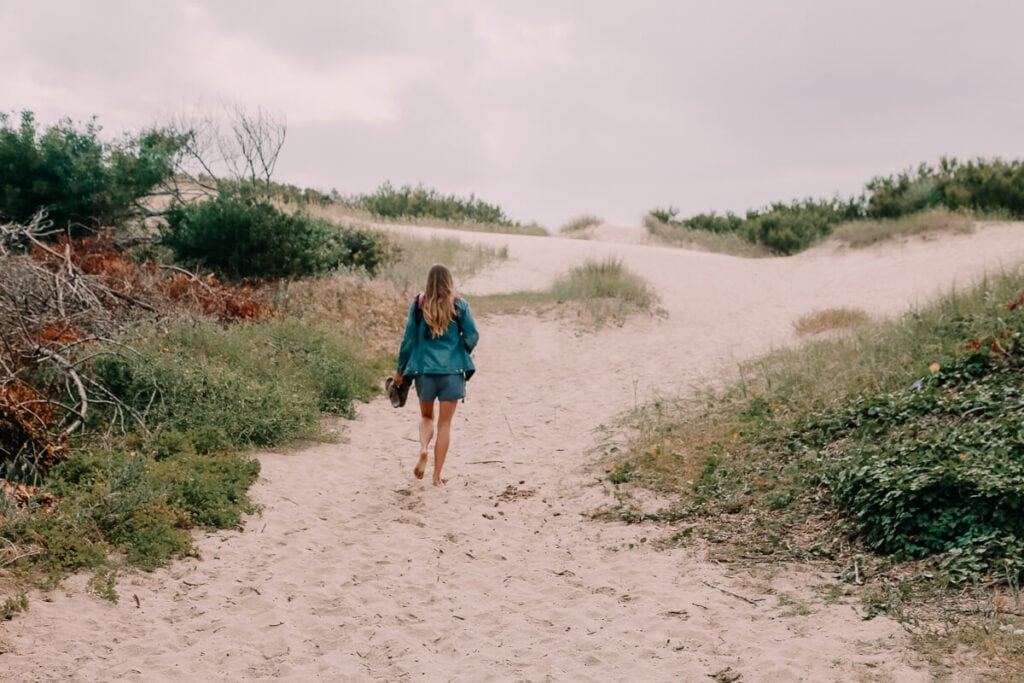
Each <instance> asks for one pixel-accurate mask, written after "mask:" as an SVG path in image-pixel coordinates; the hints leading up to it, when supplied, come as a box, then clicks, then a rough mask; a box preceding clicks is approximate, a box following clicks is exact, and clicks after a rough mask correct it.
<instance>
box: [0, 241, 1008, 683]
mask: <svg viewBox="0 0 1024 683" xmlns="http://www.w3.org/2000/svg"><path fill="white" fill-rule="evenodd" d="M452 234H454V235H456V236H458V237H461V238H464V239H470V240H476V241H481V242H488V243H494V244H507V245H508V246H509V251H510V259H509V261H508V262H507V263H506V264H503V265H500V266H499V267H497V268H495V269H493V270H491V271H490V272H488V273H486V274H484V275H482V276H480V277H478V278H477V279H476V280H475V281H473V282H468V283H465V287H464V291H465V292H466V293H467V294H469V295H470V296H469V298H470V301H471V302H472V296H471V295H472V294H473V293H485V292H488V291H503V290H509V289H522V288H527V287H533V288H539V287H543V286H545V285H546V284H547V283H548V282H550V280H551V279H553V278H554V277H555V276H557V275H558V274H559V273H561V272H564V270H565V269H566V268H567V267H568V266H570V265H573V264H575V263H578V262H580V261H582V260H583V259H585V258H588V257H592V256H598V257H600V256H604V255H608V254H614V255H618V256H620V257H621V258H623V259H624V260H625V261H627V263H628V264H630V266H631V267H633V268H634V269H635V270H637V271H639V272H641V273H643V275H644V276H645V277H646V278H647V279H648V280H649V281H650V282H651V283H652V284H653V285H654V286H655V287H656V289H657V290H658V292H659V295H660V296H661V298H662V305H663V306H664V307H665V309H666V310H667V311H668V314H669V315H668V317H667V318H666V319H664V320H642V321H635V322H631V323H629V324H628V325H627V326H626V327H624V328H621V329H610V330H605V331H602V332H600V333H599V334H590V335H579V334H578V333H576V332H575V330H574V329H573V328H572V327H571V326H570V325H568V324H566V323H563V322H558V321H554V320H536V319H531V318H524V317H514V316H503V317H497V318H493V319H490V320H488V321H484V322H483V324H482V325H481V329H482V334H483V341H482V343H481V346H480V348H479V350H478V353H477V361H478V367H479V368H480V372H479V373H478V374H477V376H476V377H475V378H474V379H473V381H472V383H471V384H470V396H469V399H468V400H467V401H466V402H465V403H464V404H462V405H460V407H459V409H458V413H457V415H456V424H455V429H454V443H453V446H452V452H451V454H450V455H449V464H448V465H447V467H446V475H447V477H448V478H449V483H448V486H447V487H446V488H445V489H443V490H436V489H434V488H432V487H430V486H429V485H425V484H424V483H422V482H418V481H414V480H413V479H412V478H411V476H410V471H411V468H412V466H413V464H414V460H415V450H416V446H415V443H414V440H415V430H416V421H415V414H414V411H413V409H412V407H411V406H410V407H409V408H408V409H406V410H401V411H398V410H393V409H392V408H391V407H390V406H389V405H388V404H386V403H385V402H384V401H383V400H382V399H378V400H375V401H373V402H372V403H370V404H368V405H366V406H362V407H361V409H360V414H359V418H358V419H357V420H356V421H354V422H346V423H341V429H342V430H343V431H344V438H343V442H342V443H338V444H320V445H315V446H312V447H310V448H306V449H303V450H300V451H298V452H290V453H261V454H260V455H259V457H260V460H261V463H262V466H263V471H262V476H261V477H260V480H259V482H258V483H257V485H256V486H255V487H254V489H253V494H254V496H255V497H256V498H257V500H259V501H260V502H261V503H262V504H263V505H264V506H265V510H264V512H263V514H262V516H259V517H255V518H252V519H250V520H249V521H248V522H247V524H246V528H245V530H244V532H242V533H235V532H218V533H211V534H205V535H204V536H203V538H201V539H199V547H200V550H201V553H202V556H203V557H202V560H198V561H197V560H183V561H180V562H176V563H175V564H174V565H173V566H172V567H170V568H168V569H165V570H161V571H157V572H153V573H152V574H138V575H135V576H128V577H124V578H123V579H122V580H121V581H120V583H119V585H118V590H119V592H120V594H121V601H120V603H119V604H117V605H112V604H110V603H107V602H104V601H102V600H100V599H99V598H96V597H94V596H91V595H88V594H86V593H84V592H83V591H82V590H81V588H82V585H83V584H84V578H83V577H78V578H76V579H73V580H71V581H69V582H68V588H69V590H68V591H57V592H55V593H54V594H53V595H52V596H50V598H49V600H48V601H47V600H43V599H42V598H38V597H37V598H35V599H33V602H32V605H31V610H30V612H29V613H28V614H27V615H25V616H23V617H19V618H17V619H15V620H14V621H12V622H9V623H6V624H4V625H3V626H2V629H3V630H2V631H0V639H2V641H3V643H4V644H5V645H6V649H9V650H10V651H9V652H7V653H5V654H3V655H2V657H0V671H2V672H3V673H2V674H0V677H8V676H9V677H10V680H24V681H36V680H82V681H94V680H95V681H99V680H129V681H132V680H137V681H153V680H240V679H259V678H280V679H285V680H295V681H307V680H372V679H379V680H411V679H423V680H465V681H477V680H574V681H575V680H599V681H610V680H644V681H661V680H665V681H667V680H676V681H678V680H684V681H707V680H711V679H709V678H708V677H707V676H708V674H712V673H715V672H718V671H721V670H723V669H725V668H726V667H731V669H732V670H733V671H735V672H738V673H741V674H742V675H743V678H742V680H743V681H772V680H781V681H798V680H803V681H832V680H835V681H850V680H881V681H888V680H892V681H916V680H922V681H923V680H927V679H928V675H927V672H926V670H925V669H924V668H922V665H921V663H920V662H918V661H916V659H915V657H914V655H913V654H912V653H911V652H910V651H909V649H908V648H907V643H906V639H905V635H904V633H903V631H902V629H901V628H900V627H899V626H898V625H896V624H894V623H893V622H891V621H889V620H886V619H884V618H879V619H875V620H873V621H869V622H865V621H863V620H862V619H861V616H860V613H859V612H858V611H857V605H856V604H855V603H850V604H832V605H826V604H824V601H823V596H822V594H821V592H820V591H819V590H817V589H816V588H815V587H816V586H821V585H824V584H828V583H831V582H832V581H833V579H832V577H830V576H827V575H820V574H817V573H814V572H804V573H799V572H797V571H795V570H794V571H787V572H785V573H783V574H779V575H777V576H775V577H766V576H762V577H752V576H747V575H743V574H739V573H733V570H731V569H730V568H728V567H723V566H719V565H715V564H712V563H709V562H707V561H705V560H703V559H702V557H701V554H700V552H699V551H698V550H697V549H686V548H684V549H678V550H672V551H664V552H659V551H654V550H651V549H650V548H649V546H647V545H645V544H639V543H638V540H639V537H640V536H648V535H649V536H652V537H654V536H657V535H658V534H659V530H658V529H657V527H654V526H650V525H648V526H633V527H626V526H623V525H619V524H610V523H601V522H593V521H590V520H588V519H587V518H586V517H585V516H583V515H582V514H581V513H585V512H587V511H590V510H593V509H595V508H597V507H599V506H601V505H604V504H607V503H609V502H611V500H612V499H611V497H610V495H609V492H608V487H607V485H606V484H605V483H604V482H603V481H602V473H601V472H599V471H596V472H595V471H589V468H588V464H589V463H590V462H591V461H592V459H593V455H592V454H588V449H589V448H591V447H592V446H593V444H594V443H595V439H596V438H597V437H596V435H595V434H594V431H593V430H594V428H595V427H596V426H598V425H599V424H601V423H603V422H606V421H608V420H611V419H613V418H614V416H615V415H616V414H617V413H618V412H620V411H621V410H623V409H625V408H628V407H630V406H631V405H632V404H633V401H634V400H643V399H645V398H647V397H649V396H651V395H653V394H655V393H659V392H660V393H672V392H674V391H676V390H678V389H684V388H686V387H687V386H688V385H690V384H692V383H695V382H698V381H703V380H707V379H710V378H712V377H713V376H714V375H715V373H718V372H729V371H730V368H731V367H732V363H734V361H735V360H736V359H739V358H744V357H749V356H750V355H752V354H754V353H757V352H760V351H763V350H765V349H767V348H769V347H771V346H773V345H779V344H785V343H789V342H791V341H793V338H792V332H791V323H792V321H793V320H794V319H795V318H796V317H798V316H799V315H802V314H804V313H807V312H810V311H813V310H816V309H820V308H824V307H828V306H838V305H843V306H854V307H859V308H863V309H865V310H867V311H869V312H871V313H873V314H878V315H888V314H892V313H895V312H898V311H901V310H905V309H906V308H907V307H908V306H909V305H911V304H913V303H915V302H918V301H923V300H926V299H928V298H930V297H931V296H933V295H934V294H935V293H937V292H938V291H940V290H942V289H946V288H948V287H949V286H951V285H952V284H954V283H957V284H960V285H964V284H967V283H968V282H970V281H973V280H975V279H976V278H978V277H979V276H980V275H981V274H982V273H983V272H985V271H988V270H993V269H996V268H998V267H1000V265H1012V264H1017V263H1021V262H1024V230H1021V228H1020V227H1019V226H998V225H997V226H991V227H988V228H986V229H985V230H984V231H981V232H979V233H977V234H974V235H970V236H957V237H946V238H943V239H942V240H939V241H934V242H927V243H926V242H921V241H914V242H910V243H908V244H906V245H904V246H900V247H892V246H890V247H887V248H885V249H876V250H868V251H862V252H855V253H847V254H834V253H826V252H817V253H809V254H805V255H803V256H800V257H797V258H792V259H787V260H765V261H743V260H738V259H732V258H728V257H722V256H716V255H710V254H700V253H693V252H685V251H678V250H673V249H666V248H658V247H649V246H643V245H638V244H609V243H597V242H586V241H580V240H563V239H555V238H532V237H519V236H507V235H481V234H467V233H454V232H453V233H452ZM396 342H397V340H396ZM428 478H429V476H428ZM661 533H663V532H661ZM633 544H635V545H633ZM707 584H713V585H714V586H718V587H720V588H722V589H725V590H728V591H731V592H733V593H735V594H737V595H741V596H745V597H748V598H751V599H756V604H749V603H747V602H745V601H743V600H741V599H739V598H736V597H733V596H730V595H727V594H726V593H724V592H722V591H720V590H717V589H715V588H713V587H710V586H709V585H707ZM769 590H771V591H774V592H775V595H773V594H771V593H769V592H768V591H769ZM778 594H786V595H787V596H789V597H792V598H794V599H796V600H798V601H800V602H802V603H804V604H806V605H807V606H808V607H809V608H810V611H811V614H809V615H794V614H792V612H793V610H792V608H791V607H789V606H787V605H785V604H782V601H780V600H779V598H778ZM135 597H137V598H138V602H137V603H136V600H135Z"/></svg>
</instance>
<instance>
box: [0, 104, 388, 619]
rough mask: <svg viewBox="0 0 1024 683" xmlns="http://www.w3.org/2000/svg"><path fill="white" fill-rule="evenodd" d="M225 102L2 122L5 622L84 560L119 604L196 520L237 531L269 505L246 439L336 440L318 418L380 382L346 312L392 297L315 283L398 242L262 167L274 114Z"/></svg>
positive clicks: (383, 260)
mask: <svg viewBox="0 0 1024 683" xmlns="http://www.w3.org/2000/svg"><path fill="white" fill-rule="evenodd" d="M228 113H229V114H234V115H235V116H236V118H235V119H234V124H233V129H232V131H231V133H230V134H220V135H211V133H213V132H215V131H210V130H204V129H201V126H202V125H206V124H204V123H202V122H199V123H198V125H199V126H200V128H193V127H189V126H183V127H170V128H162V129H153V130H150V131H147V132H143V133H142V134H140V135H138V136H136V137H132V138H126V139H125V140H124V141H123V142H118V143H110V142H105V141H104V140H102V139H101V137H100V132H101V129H100V127H99V126H98V125H96V124H94V123H88V124H75V123H74V122H71V121H68V120H64V121H61V122H60V123H59V124H57V125H56V126H51V127H50V128H48V129H46V130H43V131H41V130H38V129H37V126H36V124H35V121H34V118H33V117H32V115H31V114H30V113H25V114H23V115H22V116H21V119H20V122H19V123H18V124H17V125H12V122H11V120H10V119H9V118H8V117H6V116H0V166H2V167H4V168H7V169H9V170H10V169H13V170H12V172H11V173H7V174H5V175H3V177H0V216H2V220H0V539H2V542H3V545H4V548H3V550H2V554H0V589H2V591H3V593H0V605H2V609H0V615H2V616H4V617H7V616H10V615H11V614H12V613H14V612H16V611H18V610H21V609H24V608H25V606H26V604H27V603H26V602H25V600H24V595H25V591H26V590H27V589H28V588H29V587H32V586H35V585H42V586H46V587H50V586H53V585H55V583H56V582H58V581H59V580H60V579H61V578H62V577H64V576H65V575H67V574H68V573H71V572H75V571H78V570H90V571H93V572H95V575H94V577H93V579H92V580H91V581H90V582H89V585H90V589H91V590H95V591H96V592H97V593H99V594H100V595H102V596H103V597H105V598H108V599H111V600H116V599H117V593H116V591H115V585H116V577H117V574H118V573H119V572H122V571H126V570H129V569H131V568H139V569H143V570H151V569H154V568H156V567H159V566H161V565H163V564H166V563H167V562H168V561H170V560H172V559H173V558H174V557H176V556H180V555H183V554H188V553H190V552H192V536H191V533H190V530H191V529H193V528H197V527H198V528H235V527H238V526H239V525H240V524H241V521H242V519H243V517H242V516H243V515H244V514H245V513H249V512H254V511H255V510H256V507H255V506H254V505H253V504H252V502H251V500H250V499H249V498H248V493H247V492H248V489H249V487H250V486H251V485H252V483H253V482H254V481H255V480H256V477H257V475H258V473H259V462H258V461H257V460H255V459H253V458H252V457H250V456H249V455H248V453H249V452H250V451H251V449H252V448H253V447H257V446H261V447H262V446H278V445H282V444H287V443H289V442H294V441H295V440H296V439H303V438H310V437H312V438H318V437H320V436H323V435H324V432H323V431H322V425H323V417H324V416H325V415H340V416H351V415H352V414H353V411H354V403H355V402H356V401H360V400H365V399H367V398H368V397H369V396H371V395H372V393H373V392H374V391H376V390H377V388H376V386H375V385H376V382H375V381H374V377H375V374H376V372H377V370H376V369H375V368H376V366H375V364H374V363H375V360H374V359H373V358H372V357H371V355H370V353H368V351H367V345H360V344H358V343H357V342H356V341H354V340H353V339H352V338H351V337H350V335H352V334H355V333H357V332H358V333H363V332H365V330H358V331H357V330H354V329H352V328H351V327H346V326H345V325H343V324H342V323H341V319H342V318H344V317H347V316H354V317H356V318H360V319H368V320H374V319H375V318H376V317H377V314H375V313H373V312H372V310H371V312H370V313H368V312H367V310H362V309H359V305H360V302H362V303H363V304H366V303H367V302H368V301H370V300H371V299H373V300H376V299H378V298H379V297H363V298H362V299H358V298H355V297H346V298H347V299H351V300H348V301H345V302H342V301H341V299H342V295H341V294H340V292H339V288H338V287H324V288H323V289H325V290H327V291H326V292H324V293H320V294H314V293H313V291H312V290H315V289H317V288H318V286H317V285H316V284H313V283H323V282H331V281H333V278H335V277H337V276H339V274H341V273H352V272H358V273H362V274H364V275H369V274H373V273H375V272H377V271H378V270H379V269H380V268H382V267H383V266H385V265H386V264H387V263H389V262H390V260H391V259H392V258H393V257H394V255H395V250H394V249H393V247H392V245H391V244H390V242H389V240H388V238H387V237H386V236H385V235H384V234H382V233H379V232H374V231H367V230H362V229H359V228H350V227H346V228H339V227H338V226H335V225H332V224H329V223H328V222H326V221H323V220H321V219H317V218H314V217H312V216H311V215H310V214H309V213H308V212H306V211H305V209H306V208H307V207H308V206H310V205H321V204H323V203H324V201H325V197H323V196H321V195H319V194H318V193H309V192H303V191H299V190H297V188H290V187H287V186H280V185H278V184H276V183H274V182H272V181H271V172H272V170H273V166H274V162H275V160H276V156H277V153H278V152H279V151H280V146H281V144H282V143H283V140H284V137H285V136H284V127H283V123H280V122H277V121H274V120H272V119H271V118H266V115H265V114H263V113H257V114H251V113H247V112H244V111H242V110H235V111H231V112H228ZM211 120H212V119H211ZM211 125H213V124H211ZM199 138H202V139H207V138H209V139H214V140H217V141H219V144H223V145H237V147H236V148H233V149H220V150H218V151H216V152H214V153H215V154H216V153H221V154H222V155H223V156H224V157H225V158H233V159H237V160H239V162H240V163H244V166H245V169H244V172H243V173H240V174H238V175H235V176H232V177H222V178H218V177H214V176H213V175H211V173H210V170H209V169H210V164H209V158H207V159H203V158H202V153H203V152H202V146H201V145H198V144H197V140H198V139H199ZM290 203H295V204H297V205H299V206H300V208H302V209H303V210H299V211H291V210H290V209H289V210H288V211H286V210H282V209H281V208H280V206H281V205H286V206H288V205H290ZM68 225H72V226H73V228H74V229H70V230H69V229H65V228H66V227H67V226H68ZM100 226H102V230H101V229H99V228H100ZM314 276H319V278H320V279H315V280H308V278H311V277H314ZM285 278H286V279H285ZM376 284H380V285H381V286H382V287H385V288H386V287H389V286H387V285H384V283H376ZM370 286H371V285H367V287H370ZM289 287H294V290H292V291H291V293H290V296H289V295H287V292H288V289H289ZM282 292H284V293H285V294H282ZM332 296H333V298H332ZM393 296H395V297H397V296H398V295H397V294H394V295H393ZM367 308H370V307H367ZM386 309H387V300H386V299H385V301H384V303H383V304H382V306H381V311H382V312H380V313H379V315H380V316H386V315H388V314H387V312H386ZM327 310H330V315H325V312H326V311H327Z"/></svg>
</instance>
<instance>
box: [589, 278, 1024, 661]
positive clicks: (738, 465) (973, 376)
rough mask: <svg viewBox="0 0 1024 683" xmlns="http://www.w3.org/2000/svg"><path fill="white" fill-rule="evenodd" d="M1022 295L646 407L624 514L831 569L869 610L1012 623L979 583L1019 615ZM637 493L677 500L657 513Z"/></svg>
mask: <svg viewBox="0 0 1024 683" xmlns="http://www.w3.org/2000/svg"><path fill="white" fill-rule="evenodd" d="M1022 292H1024V273H1015V274H1010V275H1004V276H1000V277H996V278H992V279H989V280H987V281H985V282H983V283H981V284H980V285H979V286H977V287H976V288H974V289H972V290H970V291H967V292H959V293H954V294H950V295H949V296H947V297H945V298H943V299H942V300H940V301H938V302H936V303H934V304H932V305H930V306H927V307H925V308H922V309H920V310H917V311H914V312H913V313H910V314H908V315H906V316H905V317H903V318H902V319H900V320H898V321H888V322H878V323H865V324H863V325H860V326H858V327H857V328H856V329H855V330H854V331H853V332H852V333H851V334H849V335H843V336H842V337H838V338H833V339H826V340H821V341H815V342H810V343H808V344H805V345H804V346H802V347H800V348H796V349H787V350H782V351H778V352H775V353H772V354H770V355H768V356H765V357H762V358H760V359H757V360H755V361H752V362H749V363H745V364H744V365H743V366H742V367H741V368H740V374H739V379H738V381H736V382H735V383H733V384H731V385H730V386H728V387H727V388H725V389H717V390H711V389H709V390H707V391H705V392H703V393H700V394H697V395H694V396H691V397H689V398H687V399H681V400H676V401H658V402H654V403H651V404H648V405H645V406H642V407H639V408H638V409H637V410H635V411H634V412H633V413H632V414H631V415H630V417H629V418H628V420H627V426H628V429H629V430H630V433H631V434H633V437H632V438H631V440H629V441H628V445H627V446H626V447H625V448H622V447H621V446H620V445H616V446H610V447H609V448H608V451H607V456H608V460H607V463H608V464H607V471H608V477H609V481H610V483H612V484H614V485H615V486H616V488H617V490H618V496H619V504H618V507H615V508H613V509H611V510H609V511H608V514H610V515H611V516H612V517H615V518H618V519H623V520H626V521H629V522H641V521H645V520H657V521H662V522H669V523H670V524H671V526H670V527H667V530H668V531H669V536H668V538H666V539H665V541H664V542H665V543H670V544H672V543H682V542H686V539H687V538H689V537H691V536H700V537H704V538H707V539H710V540H712V541H714V542H715V543H716V545H715V548H716V550H715V553H716V555H717V556H718V557H719V558H720V559H723V560H728V561H750V562H761V561H766V560H772V561H774V560H780V559H787V560H804V561H806V560H813V561H823V562H827V563H828V564H829V565H830V566H831V567H832V568H833V569H834V571H835V573H836V576H837V577H838V579H837V581H838V583H839V584H846V585H848V586H850V587H856V586H862V587H863V588H864V589H863V591H862V592H861V593H860V594H861V595H862V596H863V598H864V601H865V603H864V604H865V609H866V611H867V614H868V615H869V616H871V615H874V614H878V613H883V612H884V613H888V614H891V615H892V616H894V617H896V618H898V619H904V620H906V621H907V622H908V624H909V623H913V622H914V619H916V618H917V616H920V615H921V614H922V610H929V611H930V612H929V613H930V614H931V616H935V614H936V613H937V612H936V610H939V611H942V610H945V614H946V615H950V614H961V615H967V616H964V617H963V618H964V619H969V618H970V617H972V616H973V617H978V618H981V619H992V618H994V615H995V612H994V611H991V610H990V611H987V612H986V611H984V610H982V611H979V612H977V613H975V612H973V611H971V605H972V604H973V605H976V604H977V598H978V595H979V591H980V594H982V595H983V596H985V599H986V600H987V601H988V602H989V603H991V604H1004V605H1010V606H1011V607H1010V609H1013V610H1017V611H1018V612H1019V611H1020V610H1021V604H1020V593H1019V586H1020V581H1021V578H1022V577H1024V495H1022V494H1021V491H1024V445H1022V442H1021V440H1020V425H1021V424H1024V401H1022V400H1021V393H1020V375H1021V372H1022V370H1024V344H1022V335H1024V305H1022V304H1024V294H1022ZM637 486H639V487H644V488H649V489H652V490H654V491H657V492H658V493H659V494H661V495H662V496H663V497H668V498H669V499H670V500H671V501H673V502H671V503H669V504H667V505H665V506H663V507H662V508H660V509H656V510H654V509H652V510H643V509H640V508H638V506H637V505H636V503H635V501H634V499H633V498H632V496H631V495H630V493H629V489H630V487H637ZM915 615H917V616H915ZM999 618H1000V619H1003V617H999ZM929 623H934V621H932V622H929ZM985 623H987V624H988V625H990V626H991V625H992V624H993V623H994V622H992V621H988V622H985ZM1000 623H1002V622H1000ZM1022 656H1024V653H1018V655H1017V657H1018V658H1017V660H1016V662H1017V665H1021V664H1022V663H1024V659H1021V657H1022Z"/></svg>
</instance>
